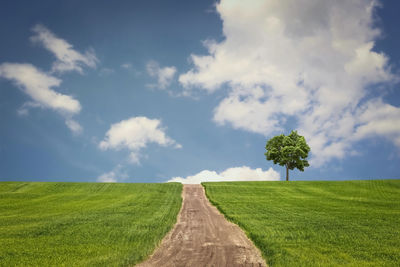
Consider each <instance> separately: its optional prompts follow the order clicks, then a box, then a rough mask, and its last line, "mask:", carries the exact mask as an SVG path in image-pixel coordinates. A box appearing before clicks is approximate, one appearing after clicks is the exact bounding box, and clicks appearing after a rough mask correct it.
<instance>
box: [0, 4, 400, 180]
mask: <svg viewBox="0 0 400 267" xmlns="http://www.w3.org/2000/svg"><path fill="white" fill-rule="evenodd" d="M344 2H345V3H336V2H335V3H333V2H332V1H311V0H302V1H279V2H275V1H256V0H254V1H234V0H231V1H221V2H215V1H153V0H151V1H115V2H113V3H110V2H109V1H85V2H84V3H83V2H82V1H57V2H55V1H41V3H40V4H37V3H34V2H33V1H9V2H8V3H3V4H2V8H1V9H0V18H1V22H2V23H0V35H1V36H2V38H1V39H2V41H1V42H0V120H1V131H0V180H2V181H14V180H16V181H85V182H94V181H100V182H101V181H103V182H113V181H117V182H165V181H168V180H174V181H183V182H200V181H206V180H242V179H244V180H278V179H284V175H285V174H284V173H285V172H284V171H285V170H284V169H283V168H282V167H280V166H275V165H273V164H272V162H267V161H266V160H265V156H264V152H265V151H264V150H265V149H264V147H265V143H266V141H267V140H268V138H270V137H272V136H274V135H276V134H280V133H289V132H290V131H291V130H292V129H297V130H298V131H299V133H300V134H302V135H304V136H305V137H306V140H307V142H308V143H309V145H310V146H311V151H312V154H311V155H310V163H311V167H309V168H307V169H306V170H305V172H299V171H293V172H291V179H293V180H343V179H382V178H399V176H400V175H399V174H400V172H399V169H398V166H399V163H400V90H399V78H400V74H399V70H400V68H399V67H400V52H399V49H398V48H399V47H400V30H399V27H398V25H400V19H399V18H398V16H397V12H396V11H397V10H399V8H400V6H399V5H400V4H399V3H397V1H382V2H378V1H369V0H357V1H350V2H351V3H350V2H349V3H348V2H347V1H344Z"/></svg>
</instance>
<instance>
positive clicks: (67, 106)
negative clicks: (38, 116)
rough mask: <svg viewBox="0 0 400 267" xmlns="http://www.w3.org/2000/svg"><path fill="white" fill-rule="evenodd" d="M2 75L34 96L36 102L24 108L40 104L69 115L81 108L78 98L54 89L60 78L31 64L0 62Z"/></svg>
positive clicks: (59, 82)
mask: <svg viewBox="0 0 400 267" xmlns="http://www.w3.org/2000/svg"><path fill="white" fill-rule="evenodd" d="M0 77H3V78H6V79H9V80H11V81H13V82H14V83H15V84H16V85H17V86H19V87H20V88H21V89H22V90H23V91H24V93H26V94H27V95H29V96H30V97H31V98H32V100H33V101H34V103H35V104H32V103H30V104H26V105H25V107H24V108H27V106H38V105H40V106H41V107H44V108H50V109H53V110H56V111H59V112H61V113H63V114H69V115H73V114H77V113H79V111H80V110H81V105H80V103H79V101H78V100H76V99H74V98H73V97H71V96H69V95H64V94H61V93H58V92H56V91H54V90H53V89H52V88H54V87H59V86H60V84H61V80H60V79H58V78H56V77H54V76H51V75H49V74H47V73H44V72H42V71H41V70H39V69H37V68H36V67H35V66H33V65H31V64H18V63H3V64H0Z"/></svg>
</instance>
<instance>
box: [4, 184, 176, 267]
mask: <svg viewBox="0 0 400 267" xmlns="http://www.w3.org/2000/svg"><path fill="white" fill-rule="evenodd" d="M181 192H182V185H181V184H178V183H166V184H101V183H25V182H1V183H0V244H1V245H0V265H1V266H126V265H133V264H135V263H138V262H140V261H142V260H143V259H145V258H146V257H147V256H148V255H149V254H151V253H152V252H153V250H154V249H155V247H156V246H157V244H158V243H159V242H160V241H161V239H162V238H163V237H164V236H165V234H166V233H167V232H168V231H169V230H170V229H171V228H172V226H173V225H174V223H175V222H176V218H177V214H178V212H179V210H180V207H181V202H182V199H181Z"/></svg>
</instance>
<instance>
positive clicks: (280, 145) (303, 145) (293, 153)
mask: <svg viewBox="0 0 400 267" xmlns="http://www.w3.org/2000/svg"><path fill="white" fill-rule="evenodd" d="M265 149H266V150H267V152H266V153H265V156H266V157H267V160H272V161H273V162H274V164H279V165H281V166H286V181H289V170H293V169H294V168H297V169H299V170H300V171H304V168H305V167H308V166H310V164H308V161H307V157H308V152H310V147H309V146H308V145H307V142H306V139H305V138H304V137H303V136H301V135H298V134H297V131H292V132H291V133H290V134H289V135H288V136H285V135H284V134H281V135H277V136H275V137H273V138H271V139H269V140H268V141H267V145H266V146H265Z"/></svg>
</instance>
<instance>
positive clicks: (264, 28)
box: [179, 0, 400, 166]
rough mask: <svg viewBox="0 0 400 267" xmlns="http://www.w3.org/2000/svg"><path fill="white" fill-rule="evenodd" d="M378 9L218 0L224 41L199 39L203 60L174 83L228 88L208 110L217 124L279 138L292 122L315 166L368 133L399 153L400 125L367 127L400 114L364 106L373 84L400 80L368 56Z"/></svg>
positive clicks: (359, 4) (296, 0) (293, 0)
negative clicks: (376, 115)
mask: <svg viewBox="0 0 400 267" xmlns="http://www.w3.org/2000/svg"><path fill="white" fill-rule="evenodd" d="M378 4H379V2H378V1H374V0H354V1H329V0H324V1H313V0H289V1H259V0H252V1H233V0H222V1H221V2H220V3H218V4H217V5H216V7H217V11H218V13H219V14H220V16H221V19H222V20H223V34H224V36H225V39H224V40H223V41H221V42H216V41H212V40H211V41H210V40H208V41H205V42H204V45H205V47H206V48H207V49H208V55H203V56H201V55H191V61H192V63H193V68H192V69H191V70H189V71H188V72H186V73H184V74H182V75H180V76H179V82H180V83H181V84H182V85H183V86H184V87H185V91H186V92H190V90H193V87H200V88H202V89H204V90H206V91H208V92H214V91H216V90H218V89H219V88H221V87H222V85H224V84H225V85H228V88H230V91H229V93H228V95H227V96H226V98H225V99H223V100H222V101H221V102H220V104H219V105H218V106H217V107H216V108H215V110H214V118H213V119H214V121H215V122H216V123H218V124H221V125H224V124H230V125H232V126H233V128H235V129H243V130H246V131H251V132H255V133H260V134H263V135H265V136H270V135H271V134H274V133H278V132H282V131H283V130H284V126H285V124H286V122H287V120H288V119H290V118H292V119H293V120H294V121H297V128H298V129H299V132H300V133H301V134H303V135H305V137H306V139H307V141H308V142H309V143H310V146H311V151H312V153H313V165H314V166H319V165H322V164H324V163H325V162H327V161H329V160H331V159H332V158H344V157H345V156H346V155H347V154H348V152H354V151H352V144H353V143H354V142H356V141H358V140H361V139H362V138H366V137H369V136H384V137H386V138H388V139H389V140H392V141H393V142H395V144H397V145H398V146H399V147H400V144H399V142H398V140H399V139H398V136H399V133H400V131H399V129H398V128H396V127H392V128H390V129H389V127H384V129H385V130H372V128H373V127H374V126H377V125H378V121H379V125H381V124H385V125H389V124H391V123H392V122H393V121H394V120H396V116H395V115H392V114H398V112H399V110H400V109H399V108H398V107H395V106H391V105H389V104H385V103H383V102H382V101H381V104H379V105H378V104H376V103H377V100H376V99H370V100H368V101H371V102H368V101H367V102H368V103H369V104H364V105H362V102H363V101H365V100H366V98H367V99H368V97H370V95H371V94H370V91H369V89H368V88H370V85H373V84H376V83H393V82H397V81H398V80H399V79H398V77H395V76H394V75H393V74H392V73H391V71H390V66H389V65H388V58H387V56H386V55H385V54H384V53H381V52H377V51H374V50H373V49H374V41H375V40H376V39H377V38H378V37H379V36H380V30H379V29H378V28H376V27H375V26H373V25H374V12H375V10H376V8H377V6H378ZM373 103H375V104H373ZM377 105H378V106H377ZM374 108H379V109H381V110H382V114H383V115H382V116H380V117H379V120H378V119H375V120H374V123H373V124H372V123H371V122H368V121H367V120H365V119H362V118H358V116H361V114H364V117H368V116H367V115H365V114H369V112H368V110H369V111H370V112H372V113H373V112H374ZM387 110H390V113H389V112H385V111H387ZM396 122H397V120H396ZM367 133H368V134H367ZM353 154H354V153H353Z"/></svg>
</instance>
